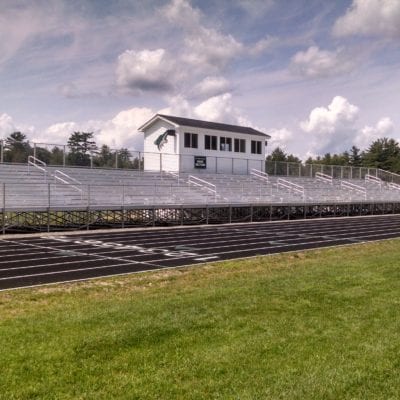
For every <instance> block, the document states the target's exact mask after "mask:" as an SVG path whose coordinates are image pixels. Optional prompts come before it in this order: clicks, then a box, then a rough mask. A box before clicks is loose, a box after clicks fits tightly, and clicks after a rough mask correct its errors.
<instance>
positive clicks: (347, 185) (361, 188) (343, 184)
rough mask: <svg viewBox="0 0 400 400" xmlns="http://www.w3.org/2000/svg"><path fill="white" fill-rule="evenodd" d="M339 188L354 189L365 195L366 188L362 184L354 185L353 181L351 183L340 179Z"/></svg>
mask: <svg viewBox="0 0 400 400" xmlns="http://www.w3.org/2000/svg"><path fill="white" fill-rule="evenodd" d="M340 188H341V189H343V188H345V189H350V190H355V191H356V192H359V193H362V194H364V195H367V189H366V188H365V187H364V186H359V185H356V184H355V183H351V182H348V181H340Z"/></svg>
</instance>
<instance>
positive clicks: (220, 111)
mask: <svg viewBox="0 0 400 400" xmlns="http://www.w3.org/2000/svg"><path fill="white" fill-rule="evenodd" d="M194 113H195V115H196V117H197V118H200V119H204V120H208V121H219V122H226V123H236V122H237V119H238V112H237V111H236V110H235V109H234V107H233V105H232V95H231V94H230V93H224V94H222V95H220V96H214V97H210V98H209V99H207V100H206V101H203V102H202V103H200V104H199V105H198V106H196V107H195V108H194Z"/></svg>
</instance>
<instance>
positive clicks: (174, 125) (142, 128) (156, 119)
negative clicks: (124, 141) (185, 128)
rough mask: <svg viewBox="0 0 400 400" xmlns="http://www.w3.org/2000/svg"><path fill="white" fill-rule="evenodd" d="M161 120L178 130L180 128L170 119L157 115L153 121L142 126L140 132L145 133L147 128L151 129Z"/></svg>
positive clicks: (150, 120)
mask: <svg viewBox="0 0 400 400" xmlns="http://www.w3.org/2000/svg"><path fill="white" fill-rule="evenodd" d="M159 120H161V121H164V122H167V123H168V124H170V125H172V126H173V127H175V128H177V127H178V126H179V125H178V124H175V123H174V122H172V121H170V120H169V119H167V118H164V117H162V116H160V115H158V114H156V115H154V116H153V117H152V118H151V119H149V120H148V121H147V122H145V123H144V124H143V125H142V126H140V127H139V128H138V131H139V132H144V131H145V130H146V129H147V128H149V127H150V126H151V125H153V124H154V123H155V122H157V121H159Z"/></svg>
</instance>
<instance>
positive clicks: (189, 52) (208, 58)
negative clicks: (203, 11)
mask: <svg viewBox="0 0 400 400" xmlns="http://www.w3.org/2000/svg"><path fill="white" fill-rule="evenodd" d="M185 45H186V50H185V53H184V55H183V59H184V61H186V62H187V63H188V64H191V65H192V66H193V67H195V68H196V69H200V70H201V71H202V72H207V71H211V72H213V71H214V72H217V71H219V70H221V69H223V68H225V66H226V65H227V64H228V63H229V62H230V61H231V60H233V59H234V58H236V57H237V56H239V55H240V53H241V52H242V51H243V44H242V43H240V42H238V41H237V40H236V39H235V38H234V37H233V36H231V35H223V34H221V33H219V32H217V31H216V30H214V29H207V28H204V27H202V26H201V27H199V29H198V30H197V32H196V33H195V34H193V35H188V36H187V37H186V38H185Z"/></svg>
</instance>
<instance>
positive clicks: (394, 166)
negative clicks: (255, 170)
mask: <svg viewBox="0 0 400 400" xmlns="http://www.w3.org/2000/svg"><path fill="white" fill-rule="evenodd" d="M267 161H281V162H295V163H301V162H302V161H301V160H300V159H299V158H298V157H296V156H294V155H293V154H287V153H286V152H285V151H283V150H282V149H281V148H280V147H276V148H275V149H274V150H273V151H272V152H271V154H270V155H269V156H268V157H267ZM305 163H306V164H323V165H343V166H352V167H369V168H380V169H383V170H386V171H391V172H395V173H400V146H399V143H398V142H396V140H394V139H389V138H381V139H377V140H375V141H373V142H372V143H371V144H370V145H369V146H368V148H367V149H366V150H364V151H361V150H360V149H359V148H358V147H356V146H352V147H351V149H349V150H347V151H344V152H343V153H339V154H331V153H326V154H325V155H324V156H322V157H321V156H317V157H315V158H312V157H309V158H307V159H306V160H305Z"/></svg>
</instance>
